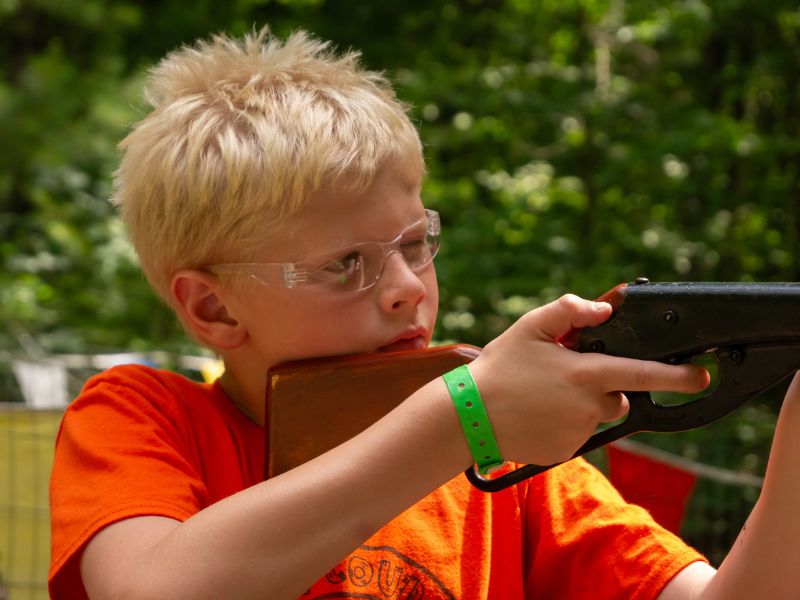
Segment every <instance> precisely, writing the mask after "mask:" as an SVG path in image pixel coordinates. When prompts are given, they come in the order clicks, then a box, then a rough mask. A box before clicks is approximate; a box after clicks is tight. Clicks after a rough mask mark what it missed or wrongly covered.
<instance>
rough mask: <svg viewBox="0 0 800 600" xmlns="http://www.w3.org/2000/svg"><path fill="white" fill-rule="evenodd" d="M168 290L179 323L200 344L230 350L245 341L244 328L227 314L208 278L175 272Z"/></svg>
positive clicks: (214, 283)
mask: <svg viewBox="0 0 800 600" xmlns="http://www.w3.org/2000/svg"><path fill="white" fill-rule="evenodd" d="M170 291H171V293H172V300H173V302H174V303H175V307H176V310H177V312H178V316H179V317H180V319H181V321H183V323H184V325H185V326H186V327H187V328H189V330H190V331H191V332H192V333H193V334H194V335H195V336H196V337H197V338H198V339H199V340H200V341H201V342H202V343H204V344H206V345H208V346H210V347H212V348H219V349H222V350H232V349H234V348H237V347H238V346H240V345H241V344H242V343H243V342H244V341H245V340H246V339H247V329H246V328H245V327H244V325H243V324H242V323H241V322H239V321H238V320H237V319H236V318H235V317H234V316H233V315H232V314H231V312H230V311H229V309H228V306H226V304H225V300H224V297H223V296H221V295H220V288H219V282H218V281H217V280H216V279H215V278H214V277H213V276H212V275H209V274H208V273H205V272H203V271H196V270H194V269H184V270H182V271H178V272H177V273H175V275H174V276H173V277H172V287H171V289H170Z"/></svg>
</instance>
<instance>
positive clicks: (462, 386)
mask: <svg viewBox="0 0 800 600" xmlns="http://www.w3.org/2000/svg"><path fill="white" fill-rule="evenodd" d="M442 379H444V382H445V384H447V389H448V391H449V392H450V397H451V398H452V399H453V404H455V407H456V412H457V413H458V419H459V421H461V428H462V429H463V430H464V435H465V436H466V438H467V446H469V451H470V452H471V453H472V457H473V458H474V459H475V464H476V466H477V467H478V473H480V474H481V475H486V474H487V473H491V472H492V471H493V470H495V469H496V468H497V467H500V466H501V465H502V464H503V463H504V461H503V457H502V456H500V449H499V448H498V447H497V440H496V439H495V437H494V432H493V431H492V424H491V423H490V422H489V415H487V414H486V407H485V406H484V405H483V400H481V395H480V393H479V392H478V387H477V386H476V385H475V381H474V380H473V379H472V374H470V372H469V368H468V367H467V365H461V366H460V367H457V368H455V369H453V370H452V371H450V372H449V373H445V374H444V375H442Z"/></svg>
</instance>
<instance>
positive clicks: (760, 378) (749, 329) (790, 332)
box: [266, 278, 800, 492]
mask: <svg viewBox="0 0 800 600" xmlns="http://www.w3.org/2000/svg"><path fill="white" fill-rule="evenodd" d="M599 300H603V301H606V302H609V303H610V304H611V305H612V307H613V312H612V315H611V317H610V318H609V319H608V320H607V321H606V322H604V323H602V324H600V325H598V326H597V327H587V328H585V329H582V330H578V331H575V332H572V333H571V334H570V335H568V336H566V337H565V338H564V339H562V340H559V341H560V343H562V344H563V345H565V346H566V347H569V348H572V349H574V350H577V351H579V352H601V353H605V354H609V355H613V356H622V357H628V358H637V359H643V360H656V361H661V362H664V363H669V364H680V363H685V362H690V361H692V360H693V359H695V358H696V357H698V356H702V355H712V357H713V358H714V359H715V360H716V361H717V363H718V376H717V378H716V386H715V387H713V389H712V390H710V391H709V392H708V393H707V394H705V395H702V396H700V397H699V398H696V399H693V400H691V401H688V402H685V403H682V404H671V405H662V404H658V403H657V402H655V401H653V399H652V397H651V395H650V393H648V392H625V395H626V396H627V397H628V400H629V403H630V411H629V413H628V415H627V417H626V418H625V419H624V420H623V421H621V422H619V423H617V424H615V425H612V426H610V427H608V428H607V429H603V430H600V431H598V432H596V433H595V434H594V435H592V436H591V437H590V438H589V439H588V440H587V441H586V443H585V444H584V445H583V446H581V447H580V448H579V449H578V450H577V451H576V452H575V454H574V455H573V458H575V457H577V456H581V455H583V454H586V453H587V452H589V451H591V450H595V449H597V448H600V447H601V446H603V445H605V444H608V443H610V442H612V441H615V440H618V439H621V438H624V437H627V436H629V435H632V434H634V433H638V432H643V431H651V432H676V431H688V430H690V429H696V428H698V427H702V426H704V425H708V424H710V423H713V422H714V421H717V420H718V419H721V418H722V417H724V416H726V415H727V414H729V413H730V412H732V411H733V410H735V409H736V408H738V407H740V406H741V405H743V404H744V403H746V402H747V401H749V400H750V399H752V398H755V397H756V396H758V395H760V394H761V393H763V392H764V391H766V390H767V389H769V388H771V387H772V386H774V385H775V384H777V383H778V382H780V381H781V380H783V379H785V378H786V377H788V376H789V375H791V374H792V373H794V372H795V371H797V370H798V369H800V283H681V282H676V283H651V282H649V281H648V280H647V279H645V278H639V279H637V280H636V281H634V282H632V283H622V284H620V285H618V286H616V287H615V288H613V289H611V290H609V291H608V292H606V293H605V294H603V295H602V296H601V297H600V298H599ZM479 354H480V349H479V348H476V347H475V346H469V345H465V344H455V345H450V346H440V347H435V348H429V349H426V350H421V351H407V352H393V353H386V354H368V355H357V356H347V357H334V358H321V359H310V360H301V361H291V362H287V363H283V364H280V365H277V366H275V367H273V368H272V369H270V371H269V373H268V385H267V402H266V406H267V413H266V437H267V444H266V475H267V477H274V476H275V475H278V474H280V473H282V472H284V471H287V470H289V469H291V468H294V467H295V466H298V465H300V464H302V463H303V462H305V461H307V460H311V459H312V458H315V457H316V456H318V455H320V454H322V453H323V452H326V451H327V450H329V449H331V448H333V447H334V446H336V445H338V444H340V443H342V442H344V441H346V440H347V439H350V438H351V437H353V436H355V435H357V434H358V433H360V432H361V431H363V430H364V429H366V428H367V427H368V426H369V425H371V424H372V423H374V422H375V421H377V420H378V419H380V418H381V417H382V416H384V415H385V414H387V413H388V412H389V411H390V410H392V409H393V408H394V407H395V406H397V405H398V404H399V403H400V402H402V401H403V400H404V399H405V398H407V397H408V396H410V395H411V394H412V393H413V392H414V391H416V390H417V389H419V388H420V387H422V386H423V385H424V384H425V383H427V382H428V381H431V380H432V379H435V378H436V377H438V376H440V375H442V374H444V373H445V372H447V371H449V370H451V369H453V368H455V367H457V366H459V365H461V364H465V363H468V362H471V361H472V360H474V359H475V358H476V357H477V356H478V355H479ZM556 464H558V463H556ZM556 464H552V465H525V466H522V467H519V468H517V469H515V470H512V471H510V472H503V473H502V474H500V475H499V476H494V477H484V476H482V475H480V474H478V473H477V471H476V470H475V469H468V470H467V472H466V475H467V478H468V479H469V480H470V482H471V483H472V484H473V485H474V486H475V487H477V488H478V489H481V490H483V491H486V492H495V491H498V490H502V489H504V488H506V487H508V486H510V485H513V484H515V483H518V482H520V481H523V480H524V479H526V478H528V477H532V476H534V475H537V474H539V473H542V472H544V471H546V470H548V469H550V468H552V467H554V466H556Z"/></svg>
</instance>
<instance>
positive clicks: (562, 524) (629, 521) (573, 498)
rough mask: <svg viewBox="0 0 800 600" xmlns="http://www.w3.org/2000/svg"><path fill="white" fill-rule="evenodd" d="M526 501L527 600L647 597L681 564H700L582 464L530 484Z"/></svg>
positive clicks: (642, 599) (572, 463)
mask: <svg viewBox="0 0 800 600" xmlns="http://www.w3.org/2000/svg"><path fill="white" fill-rule="evenodd" d="M525 503H526V506H525V528H526V531H525V557H524V560H525V590H526V598H528V599H530V600H532V599H542V600H545V599H546V600H560V599H564V600H567V599H569V600H584V599H586V600H588V599H590V598H591V599H592V600H605V599H608V600H612V599H618V598H625V599H626V600H652V599H654V598H657V597H658V595H659V594H660V593H661V591H662V590H663V588H664V586H665V585H666V584H667V583H668V582H669V581H670V580H671V579H672V578H673V577H674V576H675V575H677V574H678V572H679V571H681V570H682V569H683V568H684V567H686V566H687V565H689V564H690V563H692V562H696V561H705V558H704V557H703V556H702V555H701V554H700V553H699V552H697V551H696V550H694V549H692V548H690V547H689V546H688V545H686V544H685V543H684V542H683V541H682V540H681V539H680V538H678V537H677V536H675V535H674V534H672V533H671V532H669V531H667V530H666V529H663V528H662V527H661V526H659V525H658V524H657V523H656V522H655V521H653V519H652V518H651V517H650V515H649V513H648V512H647V511H646V510H645V509H643V508H641V507H638V506H635V505H632V504H628V503H626V502H625V500H623V498H622V497H621V496H620V494H619V493H618V492H617V491H616V490H615V489H614V488H613V486H612V485H611V483H609V481H608V480H607V479H606V478H605V477H604V476H603V475H602V474H601V473H600V472H599V471H598V470H597V469H595V468H594V467H593V466H591V465H590V464H589V463H587V462H585V461H584V460H582V459H576V460H572V461H569V462H567V463H565V464H564V465H561V466H559V467H556V468H554V469H551V470H550V471H548V472H547V473H546V474H544V475H541V476H539V477H535V478H533V479H531V480H530V484H529V487H528V490H527V493H526V498H525Z"/></svg>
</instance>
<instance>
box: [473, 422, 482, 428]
mask: <svg viewBox="0 0 800 600" xmlns="http://www.w3.org/2000/svg"><path fill="white" fill-rule="evenodd" d="M472 426H473V427H474V428H475V429H477V428H478V427H480V426H481V424H480V423H478V421H473V422H472Z"/></svg>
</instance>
